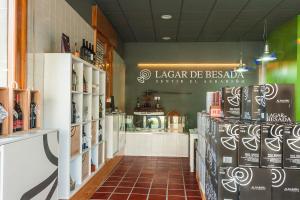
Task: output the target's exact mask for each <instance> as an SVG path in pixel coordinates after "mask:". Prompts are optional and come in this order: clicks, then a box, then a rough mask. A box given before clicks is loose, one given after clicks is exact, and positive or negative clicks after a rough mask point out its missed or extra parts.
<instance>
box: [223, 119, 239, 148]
mask: <svg viewBox="0 0 300 200" xmlns="http://www.w3.org/2000/svg"><path fill="white" fill-rule="evenodd" d="M238 129H239V126H238V125H234V126H232V127H231V126H227V127H226V135H227V137H221V143H222V144H223V146H224V147H225V148H227V149H229V150H232V151H234V150H236V148H237V142H238V141H239V134H238V132H237V131H238Z"/></svg>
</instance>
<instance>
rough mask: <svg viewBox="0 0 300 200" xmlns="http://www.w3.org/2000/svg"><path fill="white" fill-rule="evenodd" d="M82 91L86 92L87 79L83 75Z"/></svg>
mask: <svg viewBox="0 0 300 200" xmlns="http://www.w3.org/2000/svg"><path fill="white" fill-rule="evenodd" d="M83 92H88V86H87V81H86V79H85V76H84V75H83Z"/></svg>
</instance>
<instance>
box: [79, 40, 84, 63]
mask: <svg viewBox="0 0 300 200" xmlns="http://www.w3.org/2000/svg"><path fill="white" fill-rule="evenodd" d="M80 58H81V59H85V39H82V46H81V47H80Z"/></svg>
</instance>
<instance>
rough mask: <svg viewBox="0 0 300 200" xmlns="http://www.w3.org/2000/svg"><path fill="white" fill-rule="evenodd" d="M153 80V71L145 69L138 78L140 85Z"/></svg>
mask: <svg viewBox="0 0 300 200" xmlns="http://www.w3.org/2000/svg"><path fill="white" fill-rule="evenodd" d="M150 78H151V71H150V70H149V69H143V70H141V71H140V76H139V77H137V81H138V82H139V83H145V81H146V80H149V79H150Z"/></svg>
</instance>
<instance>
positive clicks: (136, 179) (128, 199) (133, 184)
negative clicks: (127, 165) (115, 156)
mask: <svg viewBox="0 0 300 200" xmlns="http://www.w3.org/2000/svg"><path fill="white" fill-rule="evenodd" d="M132 165H133V164H132ZM143 168H144V165H143V167H142V168H141V170H140V173H139V175H138V177H137V179H136V181H135V183H134V184H133V186H132V188H131V191H130V193H129V195H128V197H127V200H129V197H130V196H131V194H132V191H133V189H134V186H135V185H136V183H137V182H138V180H139V178H140V176H141V173H142V170H143Z"/></svg>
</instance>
